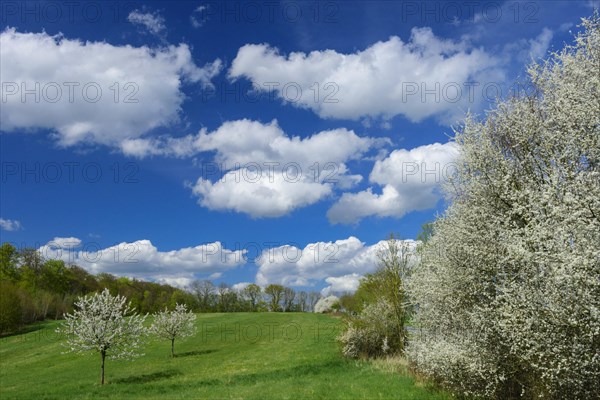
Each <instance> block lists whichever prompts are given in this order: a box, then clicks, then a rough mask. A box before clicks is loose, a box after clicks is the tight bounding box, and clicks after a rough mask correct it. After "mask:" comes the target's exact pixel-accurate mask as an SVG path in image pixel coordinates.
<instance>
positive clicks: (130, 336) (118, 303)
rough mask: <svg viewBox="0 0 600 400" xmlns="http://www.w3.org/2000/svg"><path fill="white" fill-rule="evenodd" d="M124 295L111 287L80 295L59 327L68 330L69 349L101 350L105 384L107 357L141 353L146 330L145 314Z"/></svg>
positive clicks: (135, 355) (128, 357) (126, 356)
mask: <svg viewBox="0 0 600 400" xmlns="http://www.w3.org/2000/svg"><path fill="white" fill-rule="evenodd" d="M126 302H127V299H126V298H125V297H124V296H119V295H117V296H112V295H111V294H110V292H109V291H108V289H104V291H103V292H102V293H95V294H93V295H90V296H85V297H81V298H79V299H78V301H77V302H76V303H75V311H73V313H72V314H65V323H64V324H63V326H62V327H60V328H59V329H58V330H57V331H58V332H59V333H63V334H66V336H67V342H66V347H67V348H68V349H69V350H68V351H70V352H77V353H87V352H99V353H100V355H101V360H102V366H101V383H102V384H104V360H105V357H106V356H108V357H109V358H111V359H131V358H134V357H138V356H141V355H142V354H140V353H138V352H137V349H138V348H139V347H140V345H141V344H142V340H143V339H144V337H145V336H146V333H147V330H146V328H145V327H144V321H145V319H146V316H145V315H144V316H140V315H138V314H137V313H132V309H131V308H130V307H131V304H130V303H126Z"/></svg>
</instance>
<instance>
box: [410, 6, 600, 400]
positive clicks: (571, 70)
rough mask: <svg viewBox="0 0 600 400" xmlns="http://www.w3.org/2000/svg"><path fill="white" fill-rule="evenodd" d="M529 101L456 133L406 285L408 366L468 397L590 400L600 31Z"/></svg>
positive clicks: (596, 334) (598, 289) (598, 334)
mask: <svg viewBox="0 0 600 400" xmlns="http://www.w3.org/2000/svg"><path fill="white" fill-rule="evenodd" d="M584 27H585V32H583V33H581V34H580V35H579V36H578V37H577V38H576V44H575V46H568V47H566V48H565V49H564V50H563V51H562V52H561V53H560V54H555V55H554V56H553V57H552V58H551V59H549V60H548V61H546V62H543V63H541V64H539V65H533V66H532V67H530V68H529V76H530V81H531V84H532V88H533V89H534V90H533V94H531V95H526V96H522V97H516V98H512V99H509V100H507V101H503V102H500V103H499V105H498V107H497V109H496V110H493V111H492V112H490V113H489V114H488V115H487V117H486V120H485V121H482V122H479V121H476V120H475V119H473V118H468V119H467V121H466V123H465V126H464V127H463V128H462V129H460V130H459V132H457V135H456V141H457V142H458V144H459V148H460V158H459V160H458V163H457V164H456V165H457V175H456V177H455V179H453V182H452V187H450V191H449V194H450V195H451V196H452V200H453V201H452V204H451V205H450V207H449V208H448V209H447V211H446V213H445V215H444V216H443V218H440V219H439V220H438V221H436V223H435V225H434V229H433V236H431V238H430V240H429V241H428V243H427V245H426V246H425V247H424V249H423V256H422V265H421V267H420V268H419V269H418V270H417V271H416V272H415V275H414V276H413V277H412V280H411V282H410V283H409V284H410V285H411V286H412V290H411V295H412V296H413V299H415V300H416V302H417V303H418V305H419V311H418V318H417V323H418V324H419V325H420V327H421V328H422V333H421V334H419V335H416V336H415V337H414V338H413V340H412V341H411V343H410V344H409V349H408V356H409V357H410V359H411V360H412V362H413V363H414V364H415V365H416V366H417V367H418V368H419V369H420V370H421V371H423V372H425V373H426V374H429V375H431V376H434V377H436V378H438V379H440V380H441V381H443V382H444V383H445V384H447V385H449V386H452V387H454V388H456V389H457V390H458V391H459V392H462V393H464V394H466V395H475V396H480V397H483V398H492V399H510V398H519V397H524V398H528V399H532V398H533V399H535V398H546V399H598V398H599V397H598V393H600V313H599V312H598V310H600V258H599V257H598V244H599V243H600V200H599V199H600V108H599V104H600V103H599V99H600V75H599V74H598V65H599V64H600V17H599V16H598V14H597V13H596V14H595V15H594V17H593V18H592V19H591V20H586V21H585V22H584Z"/></svg>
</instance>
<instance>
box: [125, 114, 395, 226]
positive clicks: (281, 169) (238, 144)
mask: <svg viewBox="0 0 600 400" xmlns="http://www.w3.org/2000/svg"><path fill="white" fill-rule="evenodd" d="M385 142H386V141H385V140H381V139H374V138H370V137H359V136H358V135H356V134H355V133H354V132H353V131H350V130H347V129H344V128H340V129H333V130H328V131H321V132H317V133H315V134H313V135H312V136H309V137H306V138H300V137H297V136H290V135H288V134H286V133H285V132H284V131H283V129H281V127H280V126H279V125H278V123H277V121H276V120H273V121H271V122H270V123H262V122H259V121H252V120H248V119H242V120H237V121H228V122H225V123H223V124H222V125H221V126H220V127H219V128H217V129H216V130H214V131H212V132H209V131H208V130H207V129H202V130H201V131H200V132H199V133H198V134H197V135H188V136H185V137H180V138H172V137H162V138H154V139H146V138H139V139H134V140H126V141H124V142H123V143H122V151H123V152H124V153H125V154H129V155H132V156H138V157H143V156H147V155H167V156H175V157H191V156H193V155H196V154H198V153H201V152H212V153H214V162H211V163H205V164H203V165H202V167H203V176H201V177H199V178H198V179H197V180H196V182H192V183H189V185H188V186H189V187H190V188H191V190H192V193H194V194H195V195H196V196H198V202H199V204H200V205H202V206H204V207H207V208H209V209H212V210H221V211H226V210H232V211H235V212H240V213H245V214H248V215H250V216H251V217H253V218H262V217H280V216H282V215H286V214H288V213H290V212H291V211H293V210H295V209H297V208H300V207H305V206H308V205H311V204H314V203H316V202H318V201H319V200H321V199H323V198H325V197H327V196H329V195H331V194H332V192H333V190H334V188H336V187H339V188H343V189H345V188H350V187H352V186H353V185H355V184H356V183H358V182H360V180H361V179H362V177H361V176H360V175H352V174H351V173H350V172H349V171H348V168H347V166H346V163H347V162H348V161H350V160H356V159H359V158H361V157H362V156H363V155H364V154H365V153H366V152H368V151H369V150H370V149H371V148H374V147H378V146H381V145H382V144H383V143H385ZM209 168H210V171H209Z"/></svg>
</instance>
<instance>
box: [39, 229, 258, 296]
mask: <svg viewBox="0 0 600 400" xmlns="http://www.w3.org/2000/svg"><path fill="white" fill-rule="evenodd" d="M38 251H39V252H40V254H41V255H42V256H43V257H45V258H50V259H60V260H63V261H65V262H67V263H73V264H77V265H79V266H81V267H83V268H85V269H86V270H87V271H89V272H91V273H93V274H98V273H102V272H108V273H111V274H115V275H118V276H128V277H135V278H140V279H146V280H156V281H159V282H166V283H169V284H173V285H176V286H179V287H184V286H187V285H188V284H189V283H191V281H192V280H193V279H195V276H196V274H200V275H203V276H205V275H209V274H215V273H222V272H224V271H227V270H231V269H233V268H236V267H238V266H240V265H243V264H245V263H246V260H245V259H244V254H245V250H229V249H226V248H224V247H223V245H222V244H221V243H220V242H214V243H208V244H203V245H199V246H194V247H185V248H181V249H177V250H171V251H160V250H158V249H157V248H156V246H154V245H153V244H152V242H151V241H149V240H137V241H135V242H123V243H119V244H117V245H114V246H110V247H107V248H103V249H101V248H99V247H98V246H97V245H96V244H95V243H85V244H84V243H83V242H82V241H81V240H80V239H77V238H73V237H69V238H60V237H57V238H54V239H53V240H51V241H50V242H48V243H47V244H46V245H44V246H42V247H40V248H39V249H38Z"/></svg>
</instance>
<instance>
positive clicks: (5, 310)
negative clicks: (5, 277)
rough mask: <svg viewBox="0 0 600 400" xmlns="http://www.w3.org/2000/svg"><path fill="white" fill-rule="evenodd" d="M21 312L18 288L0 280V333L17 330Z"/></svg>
mask: <svg viewBox="0 0 600 400" xmlns="http://www.w3.org/2000/svg"><path fill="white" fill-rule="evenodd" d="M21 312H22V310H21V299H20V297H19V293H18V288H17V287H16V286H15V285H14V284H13V283H11V282H0V333H6V332H14V331H15V330H17V328H18V327H19V326H20V325H21Z"/></svg>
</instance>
